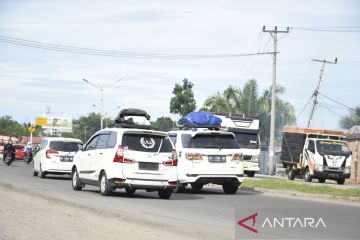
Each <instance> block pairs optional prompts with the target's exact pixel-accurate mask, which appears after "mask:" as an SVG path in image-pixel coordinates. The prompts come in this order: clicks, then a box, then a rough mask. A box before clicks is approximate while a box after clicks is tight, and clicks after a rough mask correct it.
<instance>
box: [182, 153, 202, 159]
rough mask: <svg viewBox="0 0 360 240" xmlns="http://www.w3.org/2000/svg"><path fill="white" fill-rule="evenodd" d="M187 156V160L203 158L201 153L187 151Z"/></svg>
mask: <svg viewBox="0 0 360 240" xmlns="http://www.w3.org/2000/svg"><path fill="white" fill-rule="evenodd" d="M185 157H186V159H187V160H203V158H202V156H201V154H200V153H190V152H189V153H185Z"/></svg>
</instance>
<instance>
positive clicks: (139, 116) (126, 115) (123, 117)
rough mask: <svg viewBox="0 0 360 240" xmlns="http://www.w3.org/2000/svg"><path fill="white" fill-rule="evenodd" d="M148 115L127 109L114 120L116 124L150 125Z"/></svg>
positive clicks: (134, 109) (138, 110) (139, 110)
mask: <svg viewBox="0 0 360 240" xmlns="http://www.w3.org/2000/svg"><path fill="white" fill-rule="evenodd" d="M149 120H150V115H149V114H148V113H147V112H145V111H144V110H141V109H136V108H127V109H123V110H121V111H120V113H119V114H118V116H117V117H116V118H115V123H116V124H136V125H150V121H149Z"/></svg>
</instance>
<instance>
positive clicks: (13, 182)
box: [0, 161, 360, 240]
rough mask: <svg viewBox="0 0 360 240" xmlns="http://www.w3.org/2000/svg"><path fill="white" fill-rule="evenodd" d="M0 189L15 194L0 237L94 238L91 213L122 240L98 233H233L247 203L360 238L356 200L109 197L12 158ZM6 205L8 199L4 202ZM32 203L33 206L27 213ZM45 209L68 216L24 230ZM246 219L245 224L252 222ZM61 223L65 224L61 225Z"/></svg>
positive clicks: (0, 218)
mask: <svg viewBox="0 0 360 240" xmlns="http://www.w3.org/2000/svg"><path fill="white" fill-rule="evenodd" d="M0 188H1V189H0V190H2V194H1V195H0V197H1V198H4V195H5V198H6V196H11V195H12V194H14V197H9V199H11V200H9V199H8V200H7V201H5V200H4V199H2V200H1V199H0V200H1V201H2V207H0V208H1V209H2V211H0V239H36V238H37V237H42V236H52V235H51V234H52V233H53V232H54V231H57V232H56V237H55V238H54V239H71V238H72V237H73V238H74V237H76V239H95V237H94V238H91V236H88V237H86V236H87V235H86V234H85V233H87V234H89V233H91V229H89V226H88V228H86V226H84V223H83V222H84V221H85V220H86V219H82V218H88V219H91V218H94V219H95V220H93V221H95V222H92V223H91V224H93V225H94V226H96V221H98V222H99V224H100V225H101V224H104V222H106V221H108V225H109V226H108V227H109V228H110V229H113V228H116V226H117V224H118V226H119V227H120V226H122V224H123V225H126V224H128V225H129V226H128V228H126V229H124V231H123V232H124V233H126V236H127V237H126V238H120V237H118V238H112V237H113V236H111V235H109V236H108V237H106V238H104V239H166V238H169V236H170V238H171V239H172V240H174V239H235V228H238V227H239V226H237V225H236V224H235V222H236V221H238V220H240V219H241V218H243V217H244V216H238V214H239V213H236V211H240V212H241V211H243V210H244V212H248V210H249V209H250V210H249V213H251V211H257V212H259V213H260V214H261V212H265V210H269V209H271V211H272V212H273V213H274V212H275V213H279V215H281V214H282V213H284V214H285V213H286V212H292V213H294V214H295V215H296V214H298V215H299V216H302V214H303V213H304V212H306V211H308V210H310V212H311V213H313V214H315V215H316V216H318V217H323V218H324V220H325V222H326V226H327V228H326V229H324V230H323V232H322V233H321V238H324V239H340V238H342V239H358V238H359V237H358V236H359V234H360V228H359V222H358V219H359V216H360V206H358V205H356V204H352V205H350V204H339V203H329V202H326V203H325V202H320V201H309V200H304V199H293V198H289V197H277V196H270V195H266V194H261V193H255V192H247V191H243V190H240V191H239V192H238V193H237V194H236V195H225V194H223V192H222V190H221V189H220V188H204V190H203V191H202V192H201V193H198V194H194V193H192V191H191V190H190V189H189V190H187V191H186V192H185V193H177V194H173V195H172V197H171V199H170V200H161V199H159V198H158V196H157V193H156V192H153V193H148V192H145V191H140V190H139V191H137V192H136V193H135V195H133V196H128V195H127V194H126V193H125V191H124V190H118V191H117V192H115V193H114V195H113V196H110V197H103V196H101V195H100V194H99V190H98V188H97V187H91V186H86V187H85V188H84V189H83V190H82V191H79V192H77V191H73V190H72V188H71V182H70V179H69V178H68V177H66V176H54V175H53V176H51V175H48V178H46V179H40V178H39V177H33V176H32V164H30V165H26V164H25V163H24V162H21V161H17V162H14V163H13V164H12V165H11V166H10V167H7V166H6V165H5V164H4V163H3V162H0ZM21 198H24V202H23V205H21V204H19V201H21ZM28 198H29V199H28ZM25 200H26V201H27V200H29V201H33V202H26V201H25ZM42 202H43V203H42ZM4 203H7V205H6V207H4ZM35 203H36V204H35ZM41 203H42V204H43V205H42V204H41ZM51 206H53V207H51ZM22 208H23V209H22ZM4 209H5V210H4ZM32 209H33V210H34V211H31V210H32ZM61 209H63V210H61ZM77 209H80V210H81V211H83V212H81V213H79V214H77V221H73V219H72V224H71V225H69V224H68V223H67V224H65V223H66V221H67V220H66V219H67V217H69V219H71V212H74V211H76V210H77ZM294 209H295V210H294ZM25 210H26V211H25ZM50 211H54V213H52V214H61V211H63V212H64V214H67V215H64V216H61V217H62V218H64V219H62V220H61V221H62V222H61V221H59V223H56V226H57V227H56V228H54V226H52V227H49V228H47V227H44V228H39V227H37V228H36V229H37V230H36V232H31V231H30V232H29V231H25V230H22V229H26V228H29V227H31V226H32V225H33V224H36V222H37V221H39V222H43V223H46V222H47V221H48V220H47V218H49V217H50V216H47V215H46V212H50ZM38 212H42V213H43V214H38ZM87 214H92V215H91V216H90V215H87ZM68 215H69V216H68ZM54 216H55V215H54ZM7 217H10V218H11V220H12V221H13V222H18V223H19V224H20V223H21V226H20V227H19V226H18V225H17V224H14V225H13V224H11V225H6V221H7V219H5V218H7ZM245 217H246V216H245ZM40 218H41V221H40ZM97 218H98V220H97ZM24 219H28V220H27V222H24V221H25V220H24ZM31 220H33V222H32V221H31ZM51 221H52V220H51ZM69 221H70V220H69ZM257 224H259V223H257ZM45 225H46V224H45ZM100 225H99V226H100ZM247 225H250V226H251V223H247ZM114 226H115V227H114ZM111 227H112V228H111ZM258 227H259V226H258ZM64 228H66V229H67V230H63V231H60V230H59V229H64ZM345 228H346V229H345ZM56 229H57V230H56ZM119 229H120V228H119ZM131 229H132V230H131ZM245 230H246V229H245ZM79 231H80V232H81V231H85V233H84V234H83V235H82V234H80V235H77V236H72V237H70V238H69V234H70V233H75V232H79ZM92 231H93V232H94V233H93V235H92V236H95V235H96V234H105V235H106V234H108V233H109V229H107V228H99V229H96V231H95V230H94V229H92ZM101 231H104V232H103V233H101ZM95 232H96V234H95ZM5 234H6V235H5ZM41 234H42V235H41ZM9 236H11V238H9ZM144 236H146V237H144ZM254 236H255V235H254ZM256 236H257V237H258V238H273V239H279V238H283V239H290V238H294V237H295V238H299V239H300V238H302V239H305V238H307V239H314V235H312V233H311V231H306V230H301V229H300V230H299V229H294V231H292V233H288V232H286V231H285V232H284V231H283V230H282V229H277V230H274V231H270V232H266V234H265V235H264V234H263V235H256ZM74 239H75V238H74Z"/></svg>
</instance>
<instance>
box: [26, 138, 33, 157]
mask: <svg viewBox="0 0 360 240" xmlns="http://www.w3.org/2000/svg"><path fill="white" fill-rule="evenodd" d="M24 151H25V155H26V158H28V157H29V158H30V159H31V160H32V157H33V156H32V146H31V143H30V142H29V143H28V144H27V145H26V147H25V149H24ZM26 160H27V159H26Z"/></svg>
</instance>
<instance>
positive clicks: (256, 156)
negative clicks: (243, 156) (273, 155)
mask: <svg viewBox="0 0 360 240" xmlns="http://www.w3.org/2000/svg"><path fill="white" fill-rule="evenodd" d="M251 161H252V162H259V155H254V156H252V158H251Z"/></svg>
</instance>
